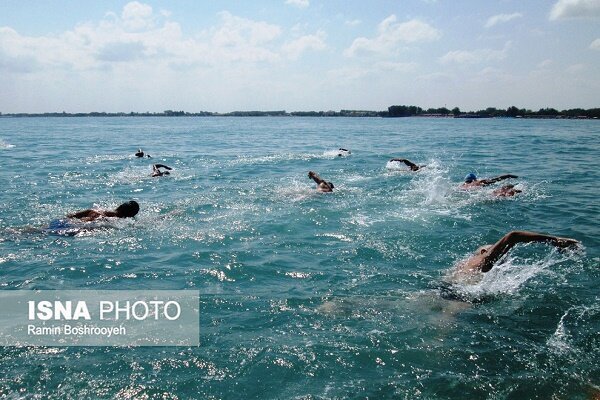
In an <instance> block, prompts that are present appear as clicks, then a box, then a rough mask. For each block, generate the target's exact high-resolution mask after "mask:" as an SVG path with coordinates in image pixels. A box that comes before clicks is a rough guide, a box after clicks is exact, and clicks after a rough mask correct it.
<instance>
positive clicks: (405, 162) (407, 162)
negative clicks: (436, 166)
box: [390, 158, 426, 171]
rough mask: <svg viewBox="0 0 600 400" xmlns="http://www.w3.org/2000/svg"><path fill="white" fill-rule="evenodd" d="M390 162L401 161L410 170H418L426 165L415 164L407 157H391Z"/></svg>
mask: <svg viewBox="0 0 600 400" xmlns="http://www.w3.org/2000/svg"><path fill="white" fill-rule="evenodd" d="M390 162H402V163H404V164H406V166H407V167H408V168H410V170H411V171H418V170H420V169H421V168H423V167H426V165H420V166H419V165H417V164H415V163H413V162H411V161H408V160H407V159H405V158H392V159H391V160H390Z"/></svg>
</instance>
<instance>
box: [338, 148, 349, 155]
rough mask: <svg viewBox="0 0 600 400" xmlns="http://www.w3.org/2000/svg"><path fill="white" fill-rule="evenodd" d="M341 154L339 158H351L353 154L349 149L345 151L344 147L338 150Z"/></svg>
mask: <svg viewBox="0 0 600 400" xmlns="http://www.w3.org/2000/svg"><path fill="white" fill-rule="evenodd" d="M338 151H339V153H338V157H342V156H349V155H350V154H352V152H351V151H350V150H348V149H344V148H342V147H340V148H339V149H338Z"/></svg>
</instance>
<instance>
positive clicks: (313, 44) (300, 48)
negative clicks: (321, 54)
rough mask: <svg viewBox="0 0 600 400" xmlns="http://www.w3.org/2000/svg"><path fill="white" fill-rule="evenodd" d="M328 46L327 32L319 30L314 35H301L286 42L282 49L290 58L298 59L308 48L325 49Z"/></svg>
mask: <svg viewBox="0 0 600 400" xmlns="http://www.w3.org/2000/svg"><path fill="white" fill-rule="evenodd" d="M326 47H327V46H326V44H325V32H323V31H318V32H317V33H316V34H314V35H305V36H301V37H299V38H297V39H294V40H292V41H289V42H287V43H285V44H284V45H283V46H282V50H283V53H284V54H286V55H287V57H288V58H289V59H290V60H297V59H298V58H300V56H301V55H302V53H304V52H305V51H307V50H323V49H325V48H326Z"/></svg>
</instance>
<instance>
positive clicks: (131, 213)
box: [115, 200, 140, 218]
mask: <svg viewBox="0 0 600 400" xmlns="http://www.w3.org/2000/svg"><path fill="white" fill-rule="evenodd" d="M138 211H140V205H139V204H138V203H137V201H133V200H131V201H128V202H127V203H123V204H121V205H120V206H119V207H117V209H116V210H115V212H116V213H117V215H118V216H119V218H132V217H135V215H136V214H137V213H138Z"/></svg>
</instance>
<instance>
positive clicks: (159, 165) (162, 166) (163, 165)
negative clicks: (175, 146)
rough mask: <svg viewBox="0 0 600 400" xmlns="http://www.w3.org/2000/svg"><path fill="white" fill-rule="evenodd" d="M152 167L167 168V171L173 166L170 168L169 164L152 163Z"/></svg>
mask: <svg viewBox="0 0 600 400" xmlns="http://www.w3.org/2000/svg"><path fill="white" fill-rule="evenodd" d="M152 168H154V169H158V168H164V169H167V170H169V171H171V170H172V169H173V168H171V167H169V166H167V165H165V164H154V165H153V166H152Z"/></svg>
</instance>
